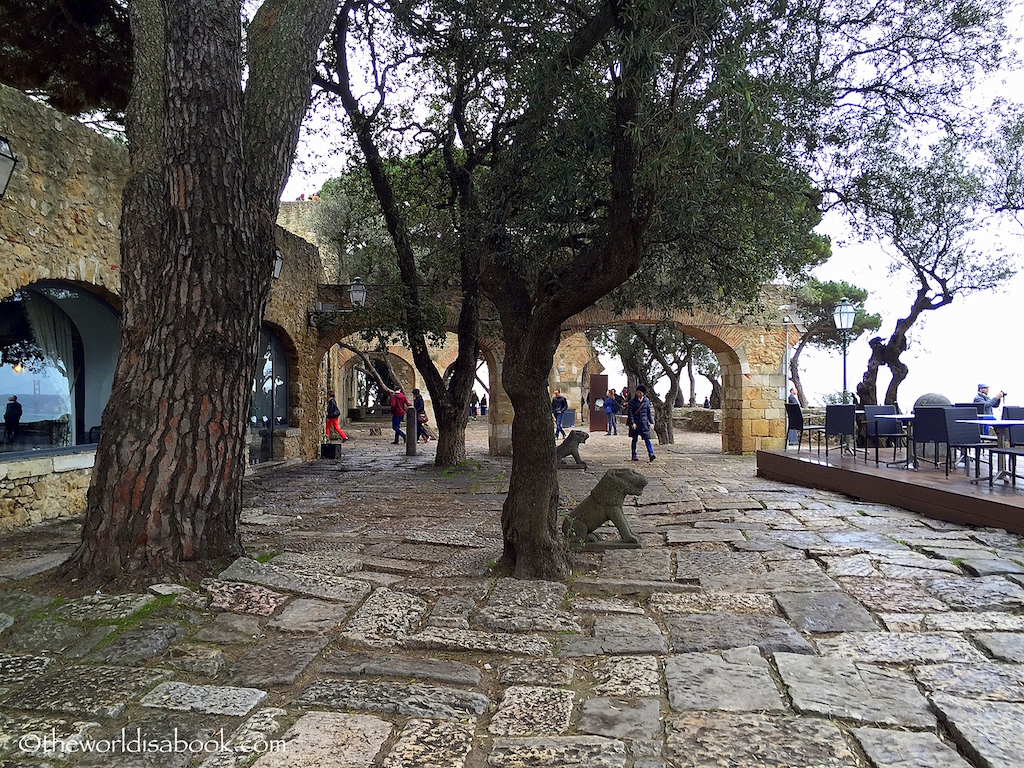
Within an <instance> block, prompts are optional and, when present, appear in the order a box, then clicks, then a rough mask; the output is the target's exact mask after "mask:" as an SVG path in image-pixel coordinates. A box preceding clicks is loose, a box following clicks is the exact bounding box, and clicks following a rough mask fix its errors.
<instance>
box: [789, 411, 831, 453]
mask: <svg viewBox="0 0 1024 768" xmlns="http://www.w3.org/2000/svg"><path fill="white" fill-rule="evenodd" d="M786 418H787V420H788V421H789V429H793V430H796V431H798V432H799V433H800V435H799V437H798V438H797V442H796V452H797V453H800V445H801V444H802V443H803V441H804V432H807V450H808V451H809V450H811V435H812V434H814V433H817V434H818V453H821V433H822V432H824V431H825V428H824V427H821V426H818V425H817V424H804V412H803V411H801V410H800V406H799V405H797V404H796V403H786Z"/></svg>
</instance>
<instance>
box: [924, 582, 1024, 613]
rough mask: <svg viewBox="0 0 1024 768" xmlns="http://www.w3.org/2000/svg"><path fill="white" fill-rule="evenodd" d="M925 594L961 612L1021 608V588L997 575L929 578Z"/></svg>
mask: <svg viewBox="0 0 1024 768" xmlns="http://www.w3.org/2000/svg"><path fill="white" fill-rule="evenodd" d="M925 587H926V588H927V589H928V591H929V592H931V593H932V594H934V595H935V596H936V597H937V598H939V599H940V600H942V601H943V602H944V603H946V604H947V605H950V606H952V607H953V608H955V609H958V610H962V611H1007V610H1015V609H1020V608H1024V589H1022V588H1021V587H1020V586H1019V585H1017V584H1013V583H1012V582H1009V581H1007V580H1006V579H1004V578H1003V577H1001V576H982V577H980V578H969V577H960V578H948V579H932V580H930V581H927V582H925Z"/></svg>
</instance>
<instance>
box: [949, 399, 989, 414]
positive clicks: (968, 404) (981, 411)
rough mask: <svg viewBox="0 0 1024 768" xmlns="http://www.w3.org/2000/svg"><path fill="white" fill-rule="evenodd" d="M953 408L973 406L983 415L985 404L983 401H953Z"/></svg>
mask: <svg viewBox="0 0 1024 768" xmlns="http://www.w3.org/2000/svg"><path fill="white" fill-rule="evenodd" d="M953 407H954V408H974V409H976V410H977V411H978V415H979V416H984V415H985V404H984V403H974V402H971V403H953Z"/></svg>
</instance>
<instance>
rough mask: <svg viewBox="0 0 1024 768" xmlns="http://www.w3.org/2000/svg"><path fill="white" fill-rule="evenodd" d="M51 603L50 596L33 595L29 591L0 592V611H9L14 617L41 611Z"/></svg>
mask: <svg viewBox="0 0 1024 768" xmlns="http://www.w3.org/2000/svg"><path fill="white" fill-rule="evenodd" d="M51 603H53V598H52V597H43V596H42V595H34V594H32V593H31V592H0V613H9V614H10V615H11V616H15V617H17V616H21V615H22V614H24V613H32V612H34V611H41V610H42V609H43V608H46V607H47V606H49V605H50V604H51Z"/></svg>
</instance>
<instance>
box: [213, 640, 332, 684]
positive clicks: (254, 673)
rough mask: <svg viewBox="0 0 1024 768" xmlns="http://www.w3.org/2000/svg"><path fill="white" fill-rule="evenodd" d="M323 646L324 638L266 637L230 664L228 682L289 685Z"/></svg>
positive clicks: (310, 662) (324, 643)
mask: <svg viewBox="0 0 1024 768" xmlns="http://www.w3.org/2000/svg"><path fill="white" fill-rule="evenodd" d="M326 645H327V638H326V637H282V638H275V639H272V640H265V641H264V642H262V643H260V644H259V645H257V646H256V647H254V648H253V649H252V650H250V651H249V652H248V653H246V654H245V656H243V657H242V658H241V659H239V660H238V661H237V662H235V663H234V664H232V665H231V684H232V685H237V686H241V687H243V688H272V687H274V686H279V685H292V684H293V683H294V682H295V681H296V680H298V679H299V676H300V675H301V674H302V673H303V672H305V671H306V668H307V667H309V665H310V664H312V663H313V660H314V659H315V658H316V657H317V656H318V655H319V654H320V652H321V651H322V650H323V649H324V647H325V646H326Z"/></svg>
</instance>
